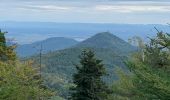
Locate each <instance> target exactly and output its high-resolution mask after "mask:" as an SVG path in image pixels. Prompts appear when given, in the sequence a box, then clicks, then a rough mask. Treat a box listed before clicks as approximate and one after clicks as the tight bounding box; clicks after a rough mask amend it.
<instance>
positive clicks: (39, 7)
mask: <svg viewBox="0 0 170 100" xmlns="http://www.w3.org/2000/svg"><path fill="white" fill-rule="evenodd" d="M19 8H24V9H27V10H29V9H31V10H43V11H68V10H72V9H73V7H68V6H58V5H26V6H24V7H19Z"/></svg>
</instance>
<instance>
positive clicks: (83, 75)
mask: <svg viewBox="0 0 170 100" xmlns="http://www.w3.org/2000/svg"><path fill="white" fill-rule="evenodd" d="M101 62H102V61H101V60H98V59H96V58H95V55H94V53H93V52H92V51H90V50H84V51H83V52H82V55H81V56H80V64H81V66H76V69H77V71H78V72H77V73H76V74H74V76H73V81H74V84H75V85H76V86H75V87H74V88H72V89H71V90H72V94H71V100H105V99H107V90H108V88H107V86H106V85H105V83H104V82H103V81H102V76H103V75H105V74H106V71H105V68H104V66H103V64H102V63H101Z"/></svg>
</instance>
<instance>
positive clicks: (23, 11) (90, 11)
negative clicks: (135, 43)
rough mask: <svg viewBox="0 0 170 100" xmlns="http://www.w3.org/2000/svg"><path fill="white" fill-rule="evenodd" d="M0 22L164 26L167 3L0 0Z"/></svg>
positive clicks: (153, 0)
mask: <svg viewBox="0 0 170 100" xmlns="http://www.w3.org/2000/svg"><path fill="white" fill-rule="evenodd" d="M0 12H1V15H0V21H31V22H32V21H36V22H64V23H75V22H78V23H126V24H127V23H128V24H166V23H169V22H170V0H0Z"/></svg>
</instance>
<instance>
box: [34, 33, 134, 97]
mask: <svg viewBox="0 0 170 100" xmlns="http://www.w3.org/2000/svg"><path fill="white" fill-rule="evenodd" d="M83 49H91V50H93V51H94V52H95V53H96V56H97V58H99V59H101V60H103V62H104V64H105V67H106V69H107V72H108V75H107V77H104V80H107V82H108V83H110V82H112V81H113V80H115V79H116V77H115V75H114V68H115V67H116V66H119V67H122V68H123V69H125V70H126V67H125V66H124V63H123V60H124V59H126V57H127V56H128V54H129V53H131V52H133V51H134V50H135V47H133V46H131V45H130V44H128V43H127V42H125V41H123V40H121V39H120V38H118V37H116V36H114V35H112V34H111V33H108V32H104V33H98V34H96V35H95V36H93V37H91V38H89V39H87V40H85V41H83V42H81V43H79V44H77V45H75V46H73V47H72V48H68V49H64V50H59V51H56V52H50V53H48V54H44V55H43V58H42V63H43V65H44V68H43V75H44V78H45V79H46V80H48V81H46V83H45V84H47V85H48V86H49V87H51V88H55V89H56V90H59V91H60V93H59V94H60V95H61V96H64V97H66V96H67V90H68V88H69V86H71V85H73V84H72V83H71V82H72V74H73V73H74V72H75V67H74V64H78V62H79V55H80V54H81V51H82V50H83ZM33 59H34V60H35V61H38V60H39V58H38V57H33Z"/></svg>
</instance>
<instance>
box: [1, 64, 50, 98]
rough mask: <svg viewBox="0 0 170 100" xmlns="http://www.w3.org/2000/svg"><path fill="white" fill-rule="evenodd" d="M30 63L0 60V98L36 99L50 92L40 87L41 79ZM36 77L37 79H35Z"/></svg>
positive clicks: (45, 96) (48, 94)
mask: <svg viewBox="0 0 170 100" xmlns="http://www.w3.org/2000/svg"><path fill="white" fill-rule="evenodd" d="M38 77H39V75H37V71H36V70H35V69H33V68H32V66H31V63H30V62H27V63H25V64H23V63H19V62H17V63H16V64H15V65H13V63H10V62H8V63H3V62H0V100H30V99H31V100H38V99H39V97H41V98H47V97H49V96H50V95H52V92H50V91H48V90H47V89H44V88H41V87H40V83H41V80H40V79H39V78H38ZM37 78H38V79H37Z"/></svg>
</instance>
